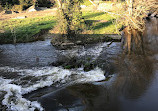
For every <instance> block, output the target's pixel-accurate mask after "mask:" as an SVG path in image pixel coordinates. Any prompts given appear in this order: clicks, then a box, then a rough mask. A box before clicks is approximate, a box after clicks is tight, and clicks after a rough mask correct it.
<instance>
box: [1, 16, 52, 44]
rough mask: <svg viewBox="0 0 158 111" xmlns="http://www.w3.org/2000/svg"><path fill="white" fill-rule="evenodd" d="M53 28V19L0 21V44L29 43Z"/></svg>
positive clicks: (47, 17)
mask: <svg viewBox="0 0 158 111" xmlns="http://www.w3.org/2000/svg"><path fill="white" fill-rule="evenodd" d="M54 26H55V17H52V16H46V17H36V18H25V19H10V20H4V21H0V30H1V32H0V43H13V41H15V40H16V42H31V41H35V40H38V39H41V38H39V37H40V35H41V34H43V33H45V32H46V31H47V30H49V29H51V28H53V27H54Z"/></svg>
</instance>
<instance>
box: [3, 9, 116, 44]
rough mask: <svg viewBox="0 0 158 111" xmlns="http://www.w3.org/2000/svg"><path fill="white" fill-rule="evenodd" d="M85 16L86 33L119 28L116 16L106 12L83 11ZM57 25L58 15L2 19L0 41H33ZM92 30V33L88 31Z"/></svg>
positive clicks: (112, 30)
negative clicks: (116, 23) (116, 24)
mask: <svg viewBox="0 0 158 111" xmlns="http://www.w3.org/2000/svg"><path fill="white" fill-rule="evenodd" d="M82 14H83V18H84V19H85V23H86V27H87V28H86V30H88V31H86V32H87V33H85V34H116V33H117V29H116V27H115V25H114V24H113V21H114V20H115V17H113V16H111V15H110V14H107V13H104V12H91V11H83V13H82ZM55 25H56V17H54V16H45V17H36V18H25V19H10V20H5V21H0V30H4V31H5V32H4V33H0V43H13V39H14V36H16V42H31V41H35V40H37V38H36V36H38V34H39V33H40V32H41V31H42V30H49V29H52V28H53V27H54V26H55ZM88 32H90V33H88Z"/></svg>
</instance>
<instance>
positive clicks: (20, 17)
mask: <svg viewBox="0 0 158 111" xmlns="http://www.w3.org/2000/svg"><path fill="white" fill-rule="evenodd" d="M25 18H27V16H19V17H16V18H13V19H25Z"/></svg>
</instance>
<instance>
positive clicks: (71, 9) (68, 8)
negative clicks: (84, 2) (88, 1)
mask: <svg viewBox="0 0 158 111" xmlns="http://www.w3.org/2000/svg"><path fill="white" fill-rule="evenodd" d="M61 5H62V6H61V8H60V9H59V15H58V26H59V30H60V33H61V34H63V35H64V36H65V34H66V36H67V37H68V38H71V37H75V36H76V34H78V33H79V32H80V31H82V29H81V27H82V26H81V22H82V21H83V19H82V12H81V8H80V0H65V1H64V2H63V3H62V4H61Z"/></svg>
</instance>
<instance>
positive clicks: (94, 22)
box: [83, 12, 120, 34]
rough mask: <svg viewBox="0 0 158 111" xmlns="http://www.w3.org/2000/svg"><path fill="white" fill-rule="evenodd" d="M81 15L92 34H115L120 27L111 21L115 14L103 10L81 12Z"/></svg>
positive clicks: (113, 19)
mask: <svg viewBox="0 0 158 111" xmlns="http://www.w3.org/2000/svg"><path fill="white" fill-rule="evenodd" d="M83 17H84V18H85V20H86V21H87V25H88V26H89V27H90V28H89V30H92V31H93V34H117V32H118V31H117V30H118V28H119V27H120V26H119V27H118V28H116V26H115V24H114V23H113V22H114V21H115V17H116V16H111V15H110V14H107V13H104V12H83ZM89 24H90V25H89Z"/></svg>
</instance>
